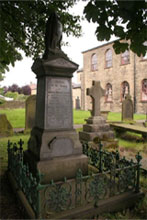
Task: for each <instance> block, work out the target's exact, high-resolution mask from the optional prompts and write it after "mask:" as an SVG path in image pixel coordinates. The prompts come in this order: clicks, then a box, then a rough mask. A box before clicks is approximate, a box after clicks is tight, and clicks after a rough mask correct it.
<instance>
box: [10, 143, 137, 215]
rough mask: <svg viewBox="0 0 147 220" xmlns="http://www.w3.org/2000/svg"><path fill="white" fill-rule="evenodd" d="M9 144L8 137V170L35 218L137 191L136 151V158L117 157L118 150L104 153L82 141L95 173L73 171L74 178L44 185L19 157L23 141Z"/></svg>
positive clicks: (95, 203) (38, 176)
mask: <svg viewBox="0 0 147 220" xmlns="http://www.w3.org/2000/svg"><path fill="white" fill-rule="evenodd" d="M18 145H19V147H18ZM18 145H17V144H16V143H14V144H12V143H10V141H8V170H9V171H10V172H11V173H12V174H13V177H14V178H15V180H16V182H17V184H18V186H19V187H20V188H21V190H22V191H23V192H24V194H25V196H26V198H27V200H28V202H29V204H30V205H31V207H32V209H33V211H34V213H35V216H36V218H49V217H50V216H52V215H54V214H55V213H57V212H62V211H65V210H69V209H74V208H76V207H79V206H85V205H87V204H93V205H94V206H95V207H97V206H98V203H99V200H101V199H107V198H110V197H112V196H114V195H119V194H121V193H124V192H127V191H133V192H139V188H140V186H139V177H140V161H141V156H140V154H139V153H138V154H137V155H136V160H137V161H136V162H133V160H130V161H128V160H126V159H125V158H122V159H121V158H120V156H119V153H118V151H116V152H115V153H108V152H106V151H103V150H102V145H101V143H99V151H98V150H96V149H92V148H89V146H88V144H87V143H84V144H83V153H84V154H86V155H87V156H88V158H89V164H91V165H92V166H94V167H95V168H96V169H97V172H96V173H91V174H89V175H87V176H83V174H82V171H81V170H80V169H79V170H78V171H77V174H76V177H75V179H70V180H67V179H66V177H65V178H64V180H63V181H60V182H57V183H55V182H54V181H53V180H52V181H51V182H50V183H49V184H46V185H42V184H41V174H40V173H39V172H37V173H36V175H35V176H33V175H32V173H31V172H30V170H29V166H28V165H27V164H25V163H24V161H23V148H22V146H23V141H22V140H20V141H19V142H18Z"/></svg>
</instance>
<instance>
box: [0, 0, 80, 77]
mask: <svg viewBox="0 0 147 220" xmlns="http://www.w3.org/2000/svg"><path fill="white" fill-rule="evenodd" d="M74 3H75V2H74V1H54V0H49V1H46V0H39V1H32V0H28V1H21V0H19V1H15V0H14V1H6V0H5V1H0V21H1V22H0V32H1V37H0V51H1V54H0V72H2V73H3V72H5V70H9V68H8V66H9V65H10V64H12V66H14V64H15V61H16V60H21V59H22V56H21V52H20V51H21V50H22V51H24V52H25V55H26V56H31V57H32V58H33V59H35V58H36V57H38V56H39V55H40V54H42V53H43V51H44V35H45V24H46V21H47V19H48V17H49V15H50V13H51V12H52V11H53V10H56V11H57V13H58V14H59V15H60V19H61V22H62V23H63V27H64V30H63V31H64V32H65V33H66V34H67V35H69V34H71V33H72V34H73V35H75V36H80V31H81V26H80V24H79V20H80V16H73V15H71V14H70V13H68V12H67V9H68V8H69V7H72V6H73V5H74Z"/></svg>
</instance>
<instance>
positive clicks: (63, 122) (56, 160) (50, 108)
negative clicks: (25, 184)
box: [25, 14, 88, 183]
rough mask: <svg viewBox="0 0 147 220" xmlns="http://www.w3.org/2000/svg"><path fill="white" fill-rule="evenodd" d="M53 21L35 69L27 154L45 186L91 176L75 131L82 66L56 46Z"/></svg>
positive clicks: (33, 169) (54, 17)
mask: <svg viewBox="0 0 147 220" xmlns="http://www.w3.org/2000/svg"><path fill="white" fill-rule="evenodd" d="M50 19H51V18H49V20H48V22H47V28H46V36H45V45H46V49H45V53H44V55H43V58H42V59H40V58H38V59H36V60H35V62H34V63H33V66H32V71H33V72H34V73H35V74H36V76H37V96H36V116H35V126H34V127H33V129H32V131H31V137H30V140H29V142H28V150H27V151H26V152H25V160H26V162H27V163H29V167H31V170H32V172H34V173H35V172H36V170H38V171H39V172H40V173H41V174H42V175H43V178H42V183H49V181H51V180H52V179H54V181H58V180H61V179H63V178H64V177H67V178H73V177H75V175H76V172H77V170H78V169H81V170H82V172H83V173H84V174H86V173H87V172H88V159H87V156H85V155H83V153H82V145H81V143H80V141H79V137H78V134H77V133H76V131H75V129H74V128H73V106H72V85H71V78H72V76H73V72H75V71H76V70H77V69H78V65H77V64H76V63H74V62H72V61H70V60H69V58H68V57H67V55H65V54H64V52H63V51H62V50H61V49H60V46H59V42H60V39H58V40H59V41H57V42H56V40H57V38H56V37H55V38H54V34H55V33H54V28H58V29H59V30H58V31H59V33H58V34H59V36H58V37H59V38H61V36H60V35H61V33H60V29H61V27H60V25H61V23H60V22H59V21H57V20H58V19H57V15H56V14H54V15H53V17H52V19H54V22H55V24H56V25H57V27H55V26H54V27H53V33H52V34H51V33H50V32H49V28H50V27H49V26H50V25H52V23H51V24H50V21H51V22H52V21H53V20H52V19H51V20H50ZM56 22H57V23H56ZM58 26H59V27H58Z"/></svg>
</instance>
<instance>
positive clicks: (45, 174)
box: [25, 151, 88, 184]
mask: <svg viewBox="0 0 147 220" xmlns="http://www.w3.org/2000/svg"><path fill="white" fill-rule="evenodd" d="M25 161H26V162H27V163H29V167H30V169H31V171H32V172H33V173H34V174H35V173H36V170H38V171H39V172H40V173H41V174H42V179H41V183H42V184H48V183H50V181H51V180H54V181H62V180H64V177H66V178H68V179H69V178H75V176H76V173H77V171H78V169H81V170H82V173H83V174H84V175H87V173H88V158H87V156H85V155H74V156H67V157H60V158H59V157H56V158H53V159H51V160H44V161H36V160H35V158H33V157H32V154H31V153H30V152H29V151H26V152H25Z"/></svg>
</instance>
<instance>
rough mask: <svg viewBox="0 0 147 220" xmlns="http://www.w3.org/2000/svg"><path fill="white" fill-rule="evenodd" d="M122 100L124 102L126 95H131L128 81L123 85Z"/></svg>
mask: <svg viewBox="0 0 147 220" xmlns="http://www.w3.org/2000/svg"><path fill="white" fill-rule="evenodd" d="M121 88H122V91H121V100H124V99H125V97H126V95H128V94H130V86H129V83H128V82H127V81H124V82H123V83H122V87H121Z"/></svg>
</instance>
